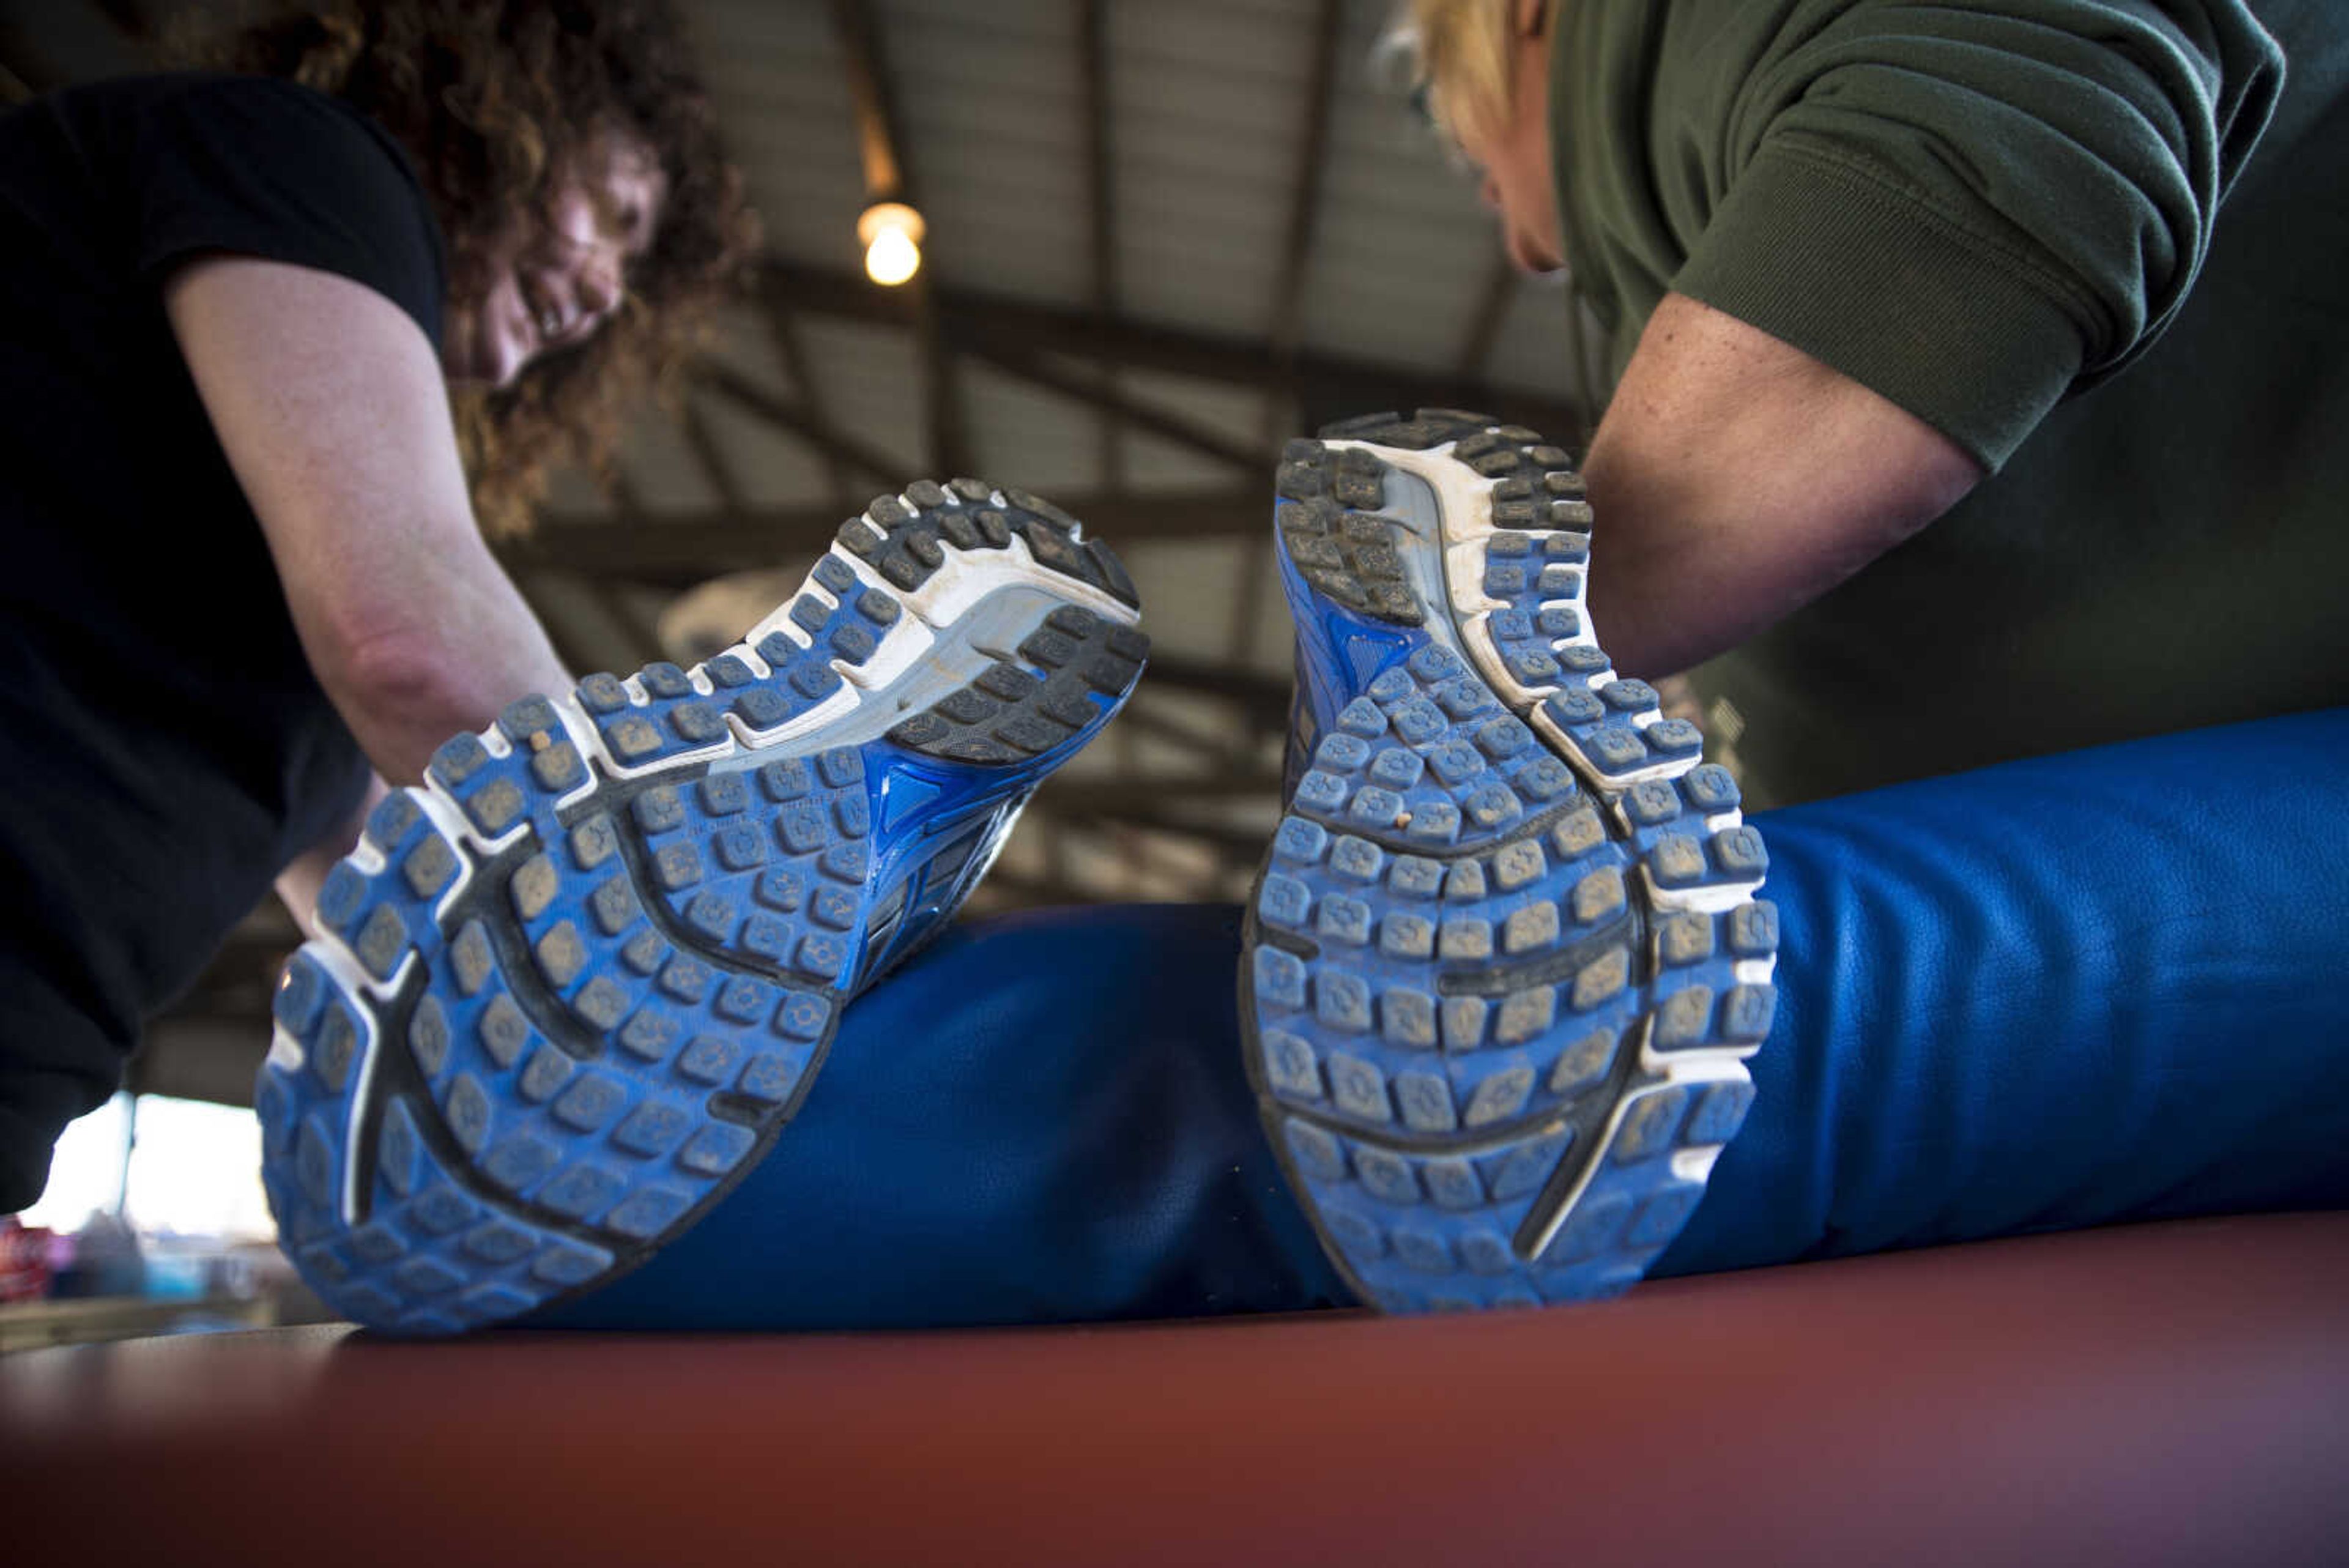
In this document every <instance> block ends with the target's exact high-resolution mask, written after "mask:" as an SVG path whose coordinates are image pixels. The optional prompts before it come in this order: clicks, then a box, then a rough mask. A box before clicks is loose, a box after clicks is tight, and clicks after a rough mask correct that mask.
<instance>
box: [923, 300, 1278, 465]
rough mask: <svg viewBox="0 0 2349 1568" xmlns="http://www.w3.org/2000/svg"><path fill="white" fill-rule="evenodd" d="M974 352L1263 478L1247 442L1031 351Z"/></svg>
mask: <svg viewBox="0 0 2349 1568" xmlns="http://www.w3.org/2000/svg"><path fill="white" fill-rule="evenodd" d="M970 351H971V353H972V355H973V356H974V357H975V358H980V359H984V360H986V361H987V362H988V364H990V365H993V366H994V367H996V368H997V369H999V370H1002V371H1004V372H1006V373H1007V374H1009V375H1013V376H1017V377H1018V378H1019V379H1021V380H1023V381H1031V382H1033V383H1035V384H1036V385H1037V386H1040V387H1042V388H1044V389H1047V390H1049V391H1054V392H1058V393H1060V394H1061V396H1062V397H1066V398H1071V399H1075V400H1078V401H1081V402H1092V403H1096V404H1098V405H1099V406H1101V407H1102V408H1103V409H1105V410H1111V411H1112V412H1113V413H1115V414H1116V416H1117V417H1118V418H1120V419H1122V420H1123V421H1125V422H1126V423H1128V424H1130V425H1132V426H1133V428H1134V429H1136V430H1142V431H1149V432H1150V433H1151V434H1153V435H1155V436H1159V437H1162V438H1164V439H1165V440H1167V441H1173V442H1174V444H1175V445H1177V446H1181V447H1186V448H1188V449H1189V450H1191V451H1192V452H1197V453H1199V454H1200V455H1201V456H1202V457H1209V458H1213V459H1215V460H1216V462H1221V463H1226V464H1227V465H1229V466H1231V467H1233V468H1236V469H1237V470H1239V471H1240V472H1242V473H1244V474H1248V475H1260V474H1261V473H1263V472H1264V459H1263V457H1262V455H1261V454H1260V453H1258V452H1257V451H1256V450H1255V449H1253V448H1251V447H1250V446H1248V445H1247V442H1245V441H1234V440H1232V439H1231V438H1230V437H1229V436H1226V435H1224V434H1223V433H1221V432H1220V431H1215V430H1212V429H1210V428H1209V427H1207V426H1206V425H1203V424H1201V423H1199V422H1198V421H1195V420H1188V419H1185V418H1184V417H1183V416H1182V415H1180V414H1174V413H1169V412H1167V411H1165V410H1162V409H1156V408H1153V407H1152V406H1151V405H1149V404H1148V403H1145V402H1142V401H1139V400H1135V399H1133V398H1129V397H1127V396H1126V395H1125V394H1124V393H1123V392H1120V391H1117V390H1115V389H1114V388H1113V387H1112V386H1111V385H1110V384H1107V383H1105V382H1103V381H1098V380H1094V379H1090V378H1088V377H1086V376H1083V375H1081V374H1078V373H1076V372H1073V371H1069V370H1063V369H1059V368H1057V367H1055V366H1054V365H1053V364H1052V363H1051V362H1050V360H1048V359H1046V358H1044V357H1043V356H1042V355H1040V354H1037V353H1035V352H1034V351H1033V350H1031V349H1028V348H1020V347H1019V346H1018V345H1016V344H1013V343H1011V342H1009V341H1008V340H1005V339H1001V338H994V337H990V338H988V339H987V340H986V341H984V342H981V343H977V344H974V345H972V347H971V350H970ZM1112 488H1114V487H1112Z"/></svg>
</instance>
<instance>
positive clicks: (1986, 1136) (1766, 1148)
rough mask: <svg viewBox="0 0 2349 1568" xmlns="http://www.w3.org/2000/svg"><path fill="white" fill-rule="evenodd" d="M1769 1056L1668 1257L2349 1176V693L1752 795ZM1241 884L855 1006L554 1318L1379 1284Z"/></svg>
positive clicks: (1948, 1234)
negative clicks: (1265, 1075) (774, 1099)
mask: <svg viewBox="0 0 2349 1568" xmlns="http://www.w3.org/2000/svg"><path fill="white" fill-rule="evenodd" d="M1759 822H1760V826H1761V827H1762V829H1763V832H1764V836H1765V837H1766V839H1767V842H1768V844H1769V847H1770V852H1771V860H1772V864H1771V873H1770V883H1769V887H1768V888H1767V889H1766V892H1767V893H1768V895H1769V896H1770V897H1771V898H1774V899H1775V901H1776V902H1777V903H1778V905H1779V909H1780V916H1781V923H1782V930H1783V937H1782V944H1781V954H1782V957H1781V961H1780V965H1779V971H1778V979H1779V986H1780V991H1781V998H1780V1005H1779V1011H1778V1016H1777V1023H1776V1026H1775V1030H1774V1031H1773V1033H1772V1036H1771V1039H1770V1041H1769V1043H1768V1044H1767V1045H1765V1046H1764V1049H1763V1051H1762V1052H1761V1053H1760V1054H1758V1055H1757V1056H1756V1057H1755V1059H1754V1079H1755V1083H1756V1085H1757V1088H1758V1091H1759V1093H1758V1095H1757V1096H1756V1099H1755V1102H1754V1110H1753V1112H1752V1114H1751V1115H1750V1116H1748V1118H1747V1120H1746V1123H1745V1127H1744V1131H1743V1132H1742V1133H1741V1134H1740V1135H1739V1137H1737V1139H1736V1141H1735V1142H1733V1144H1731V1145H1730V1147H1729V1148H1728V1150H1727V1151H1726V1152H1725V1153H1724V1154H1723V1157H1722V1159H1721V1162H1720V1165H1719V1166H1718V1168H1716V1170H1715V1172H1714V1174H1713V1181H1712V1185H1711V1187H1710V1189H1709V1190H1708V1192H1707V1194H1706V1196H1705V1199H1704V1200H1703V1202H1702V1205H1701V1206H1700V1207H1699V1208H1698V1210H1697V1211H1696V1214H1695V1216H1694V1217H1693V1218H1692V1220H1690V1222H1689V1225H1688V1227H1687V1229H1686V1230H1685V1231H1682V1234H1681V1237H1680V1238H1679V1240H1678V1241H1675V1242H1674V1243H1673V1245H1672V1247H1671V1250H1670V1251H1668V1252H1666V1254H1665V1255H1664V1257H1663V1258H1662V1259H1661V1261H1660V1263H1659V1265H1658V1267H1657V1269H1656V1270H1655V1271H1654V1272H1657V1273H1660V1274H1663V1273H1692V1272H1705V1271H1711V1270H1718V1269H1728V1268H1742V1267H1749V1266H1753V1265H1756V1264H1763V1263H1772V1262H1788V1261H1792V1260H1795V1259H1800V1258H1810V1257H1822V1256H1832V1255H1836V1254H1839V1253H1846V1252H1857V1251H1875V1250H1879V1249H1884V1248H1890V1247H1904V1246H1916V1245H1922V1244H1928V1243H1932V1242H1940V1241H1961V1240H1969V1239H1977V1238H1982V1237H1987V1236H1994V1235H2001V1234H2006V1233H2011V1232H2014V1231H2032V1230H2049V1229H2060V1228H2064V1227H2073V1226H2083V1225H2093V1224H2104V1223H2110V1222H2114V1221H2118V1220H2136V1219H2151V1218H2157V1217H2168V1216H2178V1215H2186V1214H2197V1213H2214V1212H2225V1211H2240V1210H2261V1209H2276V1208H2315V1207H2340V1206H2344V1205H2349V875H2345V874H2349V711H2333V712H2326V713H2315V714H2303V715H2297V716H2294V717H2291V718H2284V719H2274V720H2266V721H2261V722H2257V723H2252V724H2245V725H2237V726H2231V727H2229V728H2226V729H2221V730H2213V731H2206V732H2195V733H2190V734H2183V735H2174V736H2166V737H2161V738H2158V739H2155V740H2150V741H2143V742H2132V743H2130V744H2127V745H2121V746H2112V747H2106V748H2102V749H2099V750H2096V751H2093V752H2084V753H2072V754H2069V755H2065V756H2061V757H2051V758H2044V759H2037V760H2033V761H2030V762H2024V763H2010V764H2008V765H2006V766H2003V767H1999V768H1992V769H1986V770H1983V771H1981V772H1979V773H1973V774H1961V775H1958V776H1955V777H1951V778H1946V779H1937V780H1930V781H1926V782H1923V783H1919V784H1905V785H1899V786H1896V787H1894V788H1890V789H1884V790H1878V791H1873V792H1870V793H1868V794H1860V795H1854V796H1849V797H1847V798H1845V799H1841V800H1836V801H1827V802H1821V803H1817V804H1816V805H1807V806H1801V807H1796V808H1794V809H1791V810H1786V811H1781V812H1777V813H1774V814H1771V815H1767V816H1764V817H1763V818H1760V819H1759ZM1237 952H1238V914H1237V911H1236V910H1233V909H1216V908H1185V907H1136V908H1117V909H1082V910H1062V911H1051V912H1046V913H1042V914H1037V915H1030V916H1021V917H1015V918H1010V919H999V920H995V921H990V922H985V923H982V924H980V925H978V926H975V927H972V928H968V929H964V930H961V931H958V932H957V933H956V934H954V935H952V936H949V937H948V938H947V939H946V940H943V941H941V942H940V943H939V944H938V945H937V947H936V949H934V950H932V951H931V952H929V953H928V954H926V955H925V956H924V957H923V958H922V959H920V960H919V961H916V963H915V964H913V965H911V966H909V967H908V968H907V969H906V970H905V971H904V972H903V973H902V974H901V975H900V976H899V977H898V978H896V979H895V980H894V981H892V982H891V983H889V984H888V985H886V986H884V987H882V988H881V989H880V990H878V991H876V992H874V993H873V994H871V995H870V996H868V997H866V998H864V1000H862V1001H860V1002H858V1003H857V1004H856V1006H855V1007H854V1009H853V1010H852V1011H851V1012H850V1013H849V1015H848V1017H847V1019H846V1021H845V1023H843V1026H842V1030H841V1033H840V1036H839V1039H838V1041H837V1042H836V1043H835V1045H834V1047H833V1061H832V1063H831V1064H830V1065H829V1066H828V1067H826V1069H825V1070H824V1074H823V1077H822V1078H821V1079H820V1080H819V1081H818V1084H817V1086H816V1089H815V1091H814V1093H813V1094H812V1096H810V1099H809V1102H808V1105H807V1106H806V1108H805V1109H804V1110H803V1111H802V1113H801V1115H800V1117H799V1119H798V1120H797V1122H795V1123H794V1124H793V1126H792V1127H791V1128H789V1129H787V1130H786V1132H785V1133H784V1135H783V1137H782V1139H781V1142H780V1143H779V1144H778V1145H777V1147H776V1148H775V1150H774V1152H773V1153H772V1154H771V1155H770V1156H769V1158H767V1160H766V1162H765V1163H764V1164H763V1165H761V1167H760V1168H758V1169H757V1170H756V1171H754V1172H753V1173H752V1174H751V1175H750V1177H749V1178H748V1179H746V1180H745V1181H744V1182H743V1184H742V1185H741V1186H740V1188H739V1189H736V1191H735V1192H734V1193H733V1194H732V1195H730V1197H729V1198H728V1199H726V1200H725V1201H724V1202H723V1203H721V1204H720V1205H719V1207H718V1209H716V1210H714V1211H713V1212H712V1213H711V1214H710V1215H709V1217H708V1218H707V1219H705V1220H703V1221H702V1222H701V1224H700V1225H699V1226H698V1227H697V1228H696V1229H694V1230H693V1231H689V1232H688V1233H687V1234H686V1235H685V1236H683V1237H682V1238H680V1239H679V1240H678V1241H676V1242H675V1243H673V1244H672V1245H671V1246H670V1247H669V1248H668V1249H667V1251H664V1252H663V1253H661V1254H660V1255H659V1256H658V1257H657V1258H655V1259H654V1260H653V1261H652V1262H649V1263H647V1265H646V1266H645V1267H644V1268H643V1269H641V1270H639V1271H638V1272H636V1273H635V1274H633V1275H630V1276H627V1277H626V1278H623V1279H621V1280H618V1281H616V1282H614V1283H612V1284H611V1285H609V1286H606V1287H605V1288H604V1289H602V1290H600V1291H598V1292H597V1293H595V1294H593V1295H591V1296H588V1297H585V1298H583V1299H582V1300H580V1301H577V1302H575V1303H570V1304H569V1305H567V1306H564V1307H561V1308H558V1309H556V1310H555V1311H554V1312H552V1313H548V1314H541V1315H540V1316H539V1317H538V1318H537V1319H535V1320H533V1321H534V1322H536V1323H539V1324H561V1325H568V1326H583V1327H585V1326H598V1327H668V1328H677V1327H709V1328H725V1327H813V1326H868V1327H890V1326H909V1325H917V1324H978V1323H1008V1322H1038V1321H1068V1320H1083V1319H1101V1318H1112V1317H1131V1316H1157V1315H1190V1314H1209V1313H1225V1312H1249V1311H1269V1310H1280V1309H1285V1308H1296V1307H1306V1306H1314V1305H1321V1304H1329V1303H1342V1302H1344V1301H1346V1300H1347V1299H1348V1297H1347V1293H1346V1291H1345V1289H1344V1287H1343V1286H1342V1285H1341V1284H1340V1282H1339V1280H1338V1278H1337V1276H1336V1274H1335V1272H1333V1271H1332V1270H1330V1267H1329V1265H1328V1264H1327V1263H1326V1262H1324V1261H1323V1260H1322V1257H1321V1254H1320V1251H1319V1248H1318V1246H1317V1245H1316V1244H1315V1242H1314V1241H1313V1238H1312V1234H1311V1231H1310V1230H1309V1227H1308V1226H1307V1224H1306V1222H1305V1220H1304V1218H1303V1216H1302V1214H1301V1213H1300V1211H1299V1210H1298V1208H1297V1206H1296V1204H1295V1202H1294V1201H1293V1200H1292V1199H1290V1198H1289V1196H1288V1192H1287V1189H1286V1188H1285V1187H1284V1185H1283V1183H1282V1179H1281V1177H1280V1175H1279V1172H1278V1168H1277V1167H1276V1166H1275V1165H1274V1162H1273V1159H1272V1157H1271V1154H1270V1151H1269V1148H1268V1147H1267V1145H1266V1143H1265V1139H1264V1137H1263V1134H1262V1132H1261V1131H1260V1129H1259V1126H1258V1123H1257V1116H1256V1110H1255V1104H1254V1100H1253V1098H1252V1096H1251V1095H1250V1094H1249V1091H1248V1088H1247V1083H1246V1080H1245V1077H1244V1075H1243V1072H1242V1068H1241V1064H1240V1059H1239V1048H1238V1044H1237V1020H1236V1011H1235V987H1236V981H1235V978H1234V976H1235V969H1236V963H1237Z"/></svg>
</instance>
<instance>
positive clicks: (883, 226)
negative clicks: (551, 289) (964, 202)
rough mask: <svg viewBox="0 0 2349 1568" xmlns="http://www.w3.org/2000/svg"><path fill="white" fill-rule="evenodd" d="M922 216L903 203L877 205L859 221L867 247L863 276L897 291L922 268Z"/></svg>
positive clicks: (858, 228) (858, 231)
mask: <svg viewBox="0 0 2349 1568" xmlns="http://www.w3.org/2000/svg"><path fill="white" fill-rule="evenodd" d="M922 234H923V223H922V214H921V213H916V211H914V209H913V208H911V207H908V206H906V205H905V203H904V202H874V204H873V205H872V206H870V207H867V208H865V209H864V216H863V217H860V218H858V219H857V220H856V237H857V239H859V240H860V241H862V242H863V243H864V275H865V276H867V277H869V278H871V279H872V280H873V281H874V283H877V284H880V285H882V286H884V287H887V288H895V286H897V285H899V284H901V283H903V282H905V280H906V279H907V278H909V277H911V276H913V275H914V274H915V273H916V272H918V271H919V270H921V265H922Z"/></svg>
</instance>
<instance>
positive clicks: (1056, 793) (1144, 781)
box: [1036, 677, 1280, 833]
mask: <svg viewBox="0 0 2349 1568" xmlns="http://www.w3.org/2000/svg"><path fill="white" fill-rule="evenodd" d="M1144 679H1148V678H1147V677H1144ZM1279 797H1280V775H1279V774H1277V773H1267V772H1258V771H1245V772H1224V773H1213V774H1198V775H1196V776H1194V777H1169V776H1167V775H1165V774H1150V775H1149V776H1147V777H1143V778H1131V779H1097V778H1084V779H1072V778H1065V777H1064V778H1057V779H1054V780H1053V781H1052V782H1051V783H1050V784H1047V785H1046V786H1045V787H1044V788H1043V789H1042V790H1040V791H1039V792H1038V794H1037V796H1036V798H1037V799H1038V800H1040V801H1046V802H1049V803H1050V807H1051V810H1052V811H1053V812H1054V813H1055V814H1056V815H1060V816H1061V817H1064V818H1071V819H1074V818H1078V817H1104V818H1108V819H1111V820H1113V821H1116V822H1118V823H1121V824H1124V823H1131V822H1134V821H1136V820H1144V819H1147V820H1150V821H1151V826H1154V827H1159V828H1162V829H1163V830H1164V831H1165V832H1168V833H1181V832H1183V831H1184V829H1183V828H1181V827H1178V826H1168V825H1166V824H1164V822H1163V821H1162V820H1157V818H1158V815H1159V813H1160V812H1161V811H1162V809H1163V808H1164V805H1166V803H1167V802H1168V801H1169V800H1170V799H1181V800H1197V801H1231V800H1247V799H1259V800H1266V799H1268V800H1278V798H1279Z"/></svg>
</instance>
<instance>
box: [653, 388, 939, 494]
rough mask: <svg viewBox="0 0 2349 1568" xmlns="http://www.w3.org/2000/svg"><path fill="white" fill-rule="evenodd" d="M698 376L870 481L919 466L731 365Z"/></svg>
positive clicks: (895, 480)
mask: <svg viewBox="0 0 2349 1568" xmlns="http://www.w3.org/2000/svg"><path fill="white" fill-rule="evenodd" d="M697 379H698V380H699V381H700V383H701V384H702V385H703V386H705V387H707V388H709V389H710V390H711V391H714V392H718V393H720V394H722V395H723V396H725V397H727V398H729V399H730V400H733V401H734V402H735V403H737V404H739V405H740V406H741V407H742V408H744V409H747V410H750V412H751V413H753V414H756V415H757V416H758V417H759V418H761V419H762V420H765V421H767V422H768V423H770V424H772V425H777V426H780V427H781V428H782V429H783V430H786V431H790V432H791V433H792V434H793V435H795V436H797V437H799V438H800V439H801V440H802V441H805V442H807V443H808V445H810V446H812V447H813V448H814V449H815V450H816V451H817V452H820V453H822V454H823V455H824V456H825V457H827V458H831V459H833V460H834V461H836V462H841V463H843V464H845V465H846V466H847V467H849V468H852V469H854V470H856V471H858V472H862V473H863V474H864V476H865V477H866V478H867V480H868V481H870V482H871V483H876V484H882V485H895V484H899V483H904V481H905V478H906V476H907V475H908V474H910V473H911V472H913V471H914V468H915V467H916V465H915V464H913V463H910V462H905V460H904V459H902V458H898V457H895V456H893V455H892V454H890V453H888V452H884V451H882V450H881V449H880V448H879V447H877V446H874V445H871V444H869V443H868V442H866V441H863V440H861V439H860V438H858V437H855V436H852V435H850V434H849V433H848V432H847V431H843V430H841V429H839V428H837V427H836V426H834V425H833V424H832V423H831V422H830V421H826V420H824V419H823V418H822V417H821V416H820V415H818V414H817V413H816V412H815V411H814V410H812V409H810V408H808V407H806V406H805V405H803V404H800V403H791V402H786V401H784V400H782V399H781V398H778V397H776V396H775V395H774V394H773V393H771V392H770V391H768V390H767V389H765V388H763V387H761V386H760V385H759V384H758V383H757V382H756V381H753V380H751V379H750V378H749V377H747V376H745V375H743V374H742V373H741V372H740V371H739V370H737V369H734V368H733V367H732V366H730V365H723V364H719V363H716V362H714V361H713V362H710V363H707V364H704V365H703V366H702V367H701V368H700V369H699V371H698V375H697ZM849 494H850V495H851V496H852V497H853V496H854V494H855V492H854V490H851V491H849ZM852 504H853V503H852Z"/></svg>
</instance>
